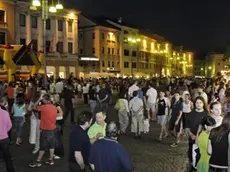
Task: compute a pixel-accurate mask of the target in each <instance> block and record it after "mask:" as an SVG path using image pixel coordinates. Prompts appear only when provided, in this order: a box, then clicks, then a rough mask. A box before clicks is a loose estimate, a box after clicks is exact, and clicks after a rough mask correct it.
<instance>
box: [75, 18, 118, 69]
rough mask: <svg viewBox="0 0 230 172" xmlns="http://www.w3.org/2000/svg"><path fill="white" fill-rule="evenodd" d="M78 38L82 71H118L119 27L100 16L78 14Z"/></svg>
mask: <svg viewBox="0 0 230 172" xmlns="http://www.w3.org/2000/svg"><path fill="white" fill-rule="evenodd" d="M78 40H79V55H80V58H79V64H80V68H81V71H82V72H83V73H85V74H88V73H93V72H99V73H113V74H119V73H120V60H121V59H120V57H121V55H120V48H121V47H120V46H121V45H120V30H119V28H117V27H114V26H112V25H111V24H109V23H108V22H106V21H104V20H101V19H100V18H95V17H94V18H92V17H90V16H87V17H86V16H84V15H79V38H78Z"/></svg>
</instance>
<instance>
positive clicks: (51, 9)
mask: <svg viewBox="0 0 230 172" xmlns="http://www.w3.org/2000/svg"><path fill="white" fill-rule="evenodd" d="M49 12H51V13H56V12H57V9H56V7H54V6H51V7H50V8H49Z"/></svg>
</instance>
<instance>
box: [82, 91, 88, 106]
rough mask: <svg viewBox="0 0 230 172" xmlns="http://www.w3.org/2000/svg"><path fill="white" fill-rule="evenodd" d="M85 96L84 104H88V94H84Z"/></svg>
mask: <svg viewBox="0 0 230 172" xmlns="http://www.w3.org/2000/svg"><path fill="white" fill-rule="evenodd" d="M83 96H84V104H85V105H87V104H88V94H87V93H86V94H83Z"/></svg>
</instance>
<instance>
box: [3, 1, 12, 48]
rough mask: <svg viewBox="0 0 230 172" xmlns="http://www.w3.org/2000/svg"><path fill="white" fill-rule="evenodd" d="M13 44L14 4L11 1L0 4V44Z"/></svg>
mask: <svg viewBox="0 0 230 172" xmlns="http://www.w3.org/2000/svg"><path fill="white" fill-rule="evenodd" d="M8 42H9V43H14V42H15V3H14V1H13V0H1V2H0V44H6V43H8Z"/></svg>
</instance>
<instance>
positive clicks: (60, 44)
mask: <svg viewBox="0 0 230 172" xmlns="http://www.w3.org/2000/svg"><path fill="white" fill-rule="evenodd" d="M2 4H3V5H4V4H7V5H5V8H4V9H3V7H4V6H3V5H2ZM2 6H3V7H2ZM30 6H31V4H30V3H28V2H24V1H12V2H10V3H9V1H7V3H4V2H3V3H2V2H0V15H1V14H2V13H1V9H2V10H3V11H5V13H4V14H5V21H6V23H5V24H4V26H5V27H6V26H10V27H8V28H5V29H7V30H8V31H6V32H5V33H6V40H5V41H2V42H1V43H2V44H5V43H6V42H9V43H10V44H20V45H28V44H29V43H30V42H31V41H32V44H33V50H34V51H35V52H37V54H39V53H40V52H43V50H44V48H46V51H47V73H48V75H53V76H55V77H56V78H58V77H63V78H64V77H68V75H69V74H70V73H73V74H75V75H77V74H78V73H79V71H78V55H77V53H78V12H77V11H73V10H67V9H65V10H61V11H58V12H57V13H49V14H48V19H47V20H46V47H44V39H43V38H44V37H43V29H44V28H43V20H42V14H41V10H31V9H30ZM1 7H2V8H1ZM12 17H13V20H12ZM9 18H10V20H9ZM0 19H1V17H0ZM7 22H9V23H7ZM1 26H2V25H1V22H0V28H1ZM1 29H2V28H1ZM0 37H1V30H0ZM26 68H27V70H31V68H30V67H25V66H23V69H26ZM43 71H44V68H41V69H40V73H43Z"/></svg>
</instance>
